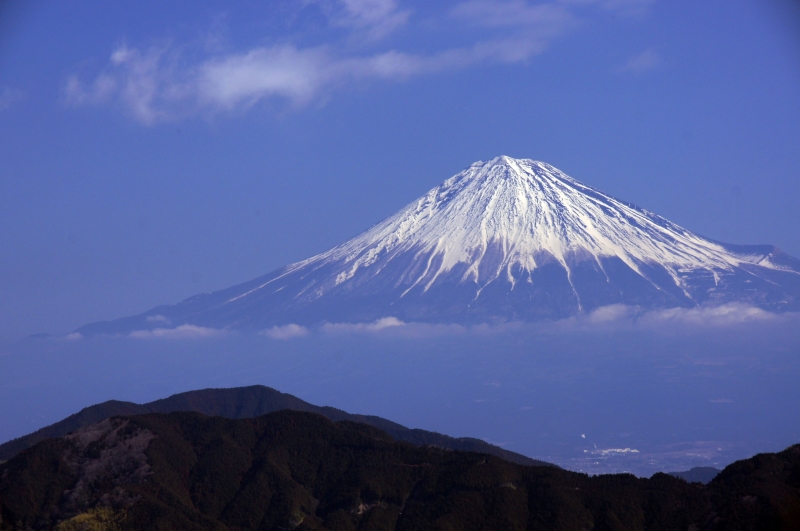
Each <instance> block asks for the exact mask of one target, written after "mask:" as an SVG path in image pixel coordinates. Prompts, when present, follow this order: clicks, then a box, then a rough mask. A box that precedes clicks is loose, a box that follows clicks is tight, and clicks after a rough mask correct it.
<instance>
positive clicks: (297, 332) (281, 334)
mask: <svg viewBox="0 0 800 531" xmlns="http://www.w3.org/2000/svg"><path fill="white" fill-rule="evenodd" d="M259 334H261V335H262V336H267V337H269V338H272V339H281V340H286V339H293V338H296V337H303V336H305V335H308V328H306V327H305V326H300V325H298V324H294V323H291V324H287V325H283V326H273V327H272V328H268V329H266V330H262V331H261V332H259Z"/></svg>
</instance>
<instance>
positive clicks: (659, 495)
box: [0, 410, 800, 531]
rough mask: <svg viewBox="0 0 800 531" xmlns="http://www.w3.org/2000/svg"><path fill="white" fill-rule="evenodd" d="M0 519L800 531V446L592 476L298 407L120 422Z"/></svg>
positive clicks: (17, 498)
mask: <svg viewBox="0 0 800 531" xmlns="http://www.w3.org/2000/svg"><path fill="white" fill-rule="evenodd" d="M0 511H1V512H0V514H1V515H2V522H1V523H0V529H3V530H22V529H58V530H60V531H73V530H127V529H153V530H162V529H163V530H166V529H187V530H193V529H196V530H201V529H202V530H206V529H208V530H212V529H213V530H250V529H252V530H256V529H264V530H284V529H297V530H313V529H316V530H325V529H327V530H380V529H397V530H423V529H441V530H473V529H474V530H526V529H548V530H550V529H553V530H557V529H564V530H573V529H574V530H581V529H586V530H589V529H592V530H597V531H599V530H627V529H631V530H633V529H648V530H661V529H663V530H675V529H692V530H704V529H713V530H719V529H732V530H738V529H785V530H796V529H799V528H800V445H797V446H793V447H790V448H788V449H787V450H785V451H783V452H781V453H778V454H761V455H758V456H755V457H753V458H751V459H747V460H744V461H739V462H737V463H734V464H732V465H730V466H729V467H727V468H726V469H725V470H723V471H722V472H721V473H720V474H719V475H718V476H717V477H716V478H715V479H714V480H713V481H712V482H711V483H709V484H708V485H703V484H700V483H688V482H686V481H684V480H682V479H679V478H675V477H672V476H669V475H666V474H656V475H654V476H653V477H651V478H649V479H641V478H636V477H635V476H632V475H629V474H618V475H603V476H594V477H589V476H587V475H585V474H579V473H575V472H569V471H566V470H562V469H559V468H556V467H551V466H524V465H519V464H516V463H511V462H508V461H505V460H503V459H500V458H498V457H496V456H492V455H488V454H481V453H472V452H462V451H454V450H450V449H444V448H441V447H435V446H416V445H413V444H410V443H406V442H400V441H396V440H394V439H393V438H392V437H391V436H389V435H388V434H387V433H386V432H384V431H381V430H379V429H377V428H374V427H372V426H369V425H366V424H362V423H356V422H351V421H340V422H333V421H331V420H330V419H328V418H325V417H323V416H320V415H317V414H314V413H308V412H298V411H291V410H284V411H279V412H274V413H270V414H268V415H264V416H261V417H257V418H247V419H228V418H223V417H208V416H205V415H202V414H199V413H194V412H179V413H170V414H153V413H150V414H144V415H135V416H127V417H125V416H123V417H113V418H111V419H105V420H103V421H101V422H99V423H97V424H93V425H91V426H87V427H84V428H81V429H79V430H77V431H75V432H73V433H72V434H70V435H67V436H65V437H62V438H59V439H49V440H44V441H42V442H39V443H38V444H36V445H35V446H33V447H31V448H28V449H27V450H25V451H23V452H22V453H20V454H19V455H17V456H16V457H14V458H13V459H11V460H9V461H8V462H6V463H4V464H2V465H0Z"/></svg>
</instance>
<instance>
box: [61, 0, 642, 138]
mask: <svg viewBox="0 0 800 531" xmlns="http://www.w3.org/2000/svg"><path fill="white" fill-rule="evenodd" d="M306 3H314V4H320V5H326V6H329V8H328V11H329V12H330V13H331V15H330V20H331V24H332V25H333V26H338V27H345V28H347V29H348V31H350V32H351V36H352V35H356V34H369V35H371V38H372V39H373V42H372V46H371V47H370V48H372V49H373V51H371V52H367V53H365V52H363V51H362V50H363V47H358V46H357V47H356V48H355V50H358V51H354V48H353V47H351V46H348V45H347V40H345V42H344V43H343V42H337V41H336V40H335V39H334V40H332V41H331V42H328V43H325V44H318V45H314V46H302V45H298V44H296V43H292V42H288V41H287V42H284V43H278V44H273V45H270V46H257V47H253V48H250V49H246V50H242V51H234V52H230V53H221V52H219V51H218V50H219V48H218V49H217V51H216V52H215V53H212V54H211V55H209V53H210V52H209V51H208V49H203V50H200V51H199V52H198V51H197V50H194V55H192V54H190V53H188V52H186V49H185V48H184V49H181V47H179V46H170V45H161V46H154V47H151V48H148V49H140V48H136V47H132V46H128V45H127V44H123V45H121V46H119V47H117V48H116V49H115V50H114V51H113V52H112V54H111V56H110V58H109V62H108V64H107V66H106V67H105V68H104V69H103V70H102V71H101V72H100V73H97V74H96V75H95V76H93V78H90V80H88V81H86V80H84V79H83V78H81V77H80V76H78V75H72V76H70V77H69V78H68V79H67V81H66V83H65V86H64V94H65V100H66V102H67V103H69V104H71V105H74V106H82V105H117V106H120V107H122V108H123V109H125V110H126V112H128V113H129V114H130V115H131V116H133V117H134V118H135V119H136V120H138V121H139V122H141V123H144V124H155V123H158V122H163V121H171V120H178V119H181V118H185V117H187V116H191V115H194V114H197V113H201V114H215V113H218V112H230V111H236V110H243V109H248V108H250V107H252V106H254V105H256V104H257V103H259V102H261V101H265V100H270V99H273V98H279V99H283V100H285V101H287V102H289V104H290V105H292V106H295V107H300V106H303V105H307V104H309V103H310V102H312V101H314V100H319V99H321V98H322V99H324V98H325V97H327V96H328V95H329V94H330V93H331V91H333V90H336V89H343V88H347V87H350V86H354V85H360V84H363V83H369V82H374V81H384V82H386V81H388V82H394V81H400V80H405V79H409V78H412V77H415V76H421V75H432V74H436V73H439V72H444V71H448V70H458V69H464V68H468V67H471V66H474V65H477V64H482V63H483V64H490V63H505V64H513V63H521V62H525V61H528V60H529V59H531V58H532V57H534V56H536V55H538V54H541V53H543V52H544V51H545V50H546V49H547V47H548V46H549V44H550V43H551V42H552V41H553V39H555V38H557V37H559V36H561V35H563V34H565V33H566V32H567V31H569V30H571V29H573V28H575V27H577V26H578V24H579V22H580V17H581V16H582V15H581V14H580V13H579V12H581V13H582V12H583V11H585V6H593V8H594V9H596V8H598V7H600V8H605V9H623V8H625V9H627V8H629V7H630V6H633V5H636V6H644V5H646V4H648V3H649V2H645V1H642V0H639V1H636V0H627V1H623V0H616V1H611V0H606V1H589V0H573V1H564V0H554V1H551V2H544V3H531V2H528V1H525V0H506V1H499V0H467V1H465V2H461V3H458V4H456V5H455V6H454V7H453V8H452V9H450V10H449V11H448V12H447V13H448V14H447V17H448V20H447V23H448V25H450V26H455V27H457V28H460V31H462V32H463V34H464V35H465V36H466V37H467V38H466V39H463V40H462V41H466V42H467V44H464V45H460V46H453V47H444V48H441V49H438V50H431V51H428V52H414V53H411V52H407V51H403V50H400V49H396V48H395V49H384V50H380V49H379V48H380V45H379V43H377V39H379V38H380V37H382V36H385V35H387V34H388V33H390V32H391V31H394V30H395V29H397V28H398V27H401V26H403V25H405V24H407V22H408V20H409V17H410V14H411V12H410V11H409V10H407V9H401V7H400V5H399V3H398V1H397V0H335V1H334V0H307V2H306ZM331 6H332V7H331ZM625 6H627V7H625ZM646 60H647V57H644V58H643V59H640V60H639V63H641V64H645V62H646ZM639 63H637V64H639ZM632 68H633V67H632Z"/></svg>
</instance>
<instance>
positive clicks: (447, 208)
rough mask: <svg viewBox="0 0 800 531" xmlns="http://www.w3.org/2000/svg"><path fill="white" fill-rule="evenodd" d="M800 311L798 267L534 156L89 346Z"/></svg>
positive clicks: (123, 324) (476, 175)
mask: <svg viewBox="0 0 800 531" xmlns="http://www.w3.org/2000/svg"><path fill="white" fill-rule="evenodd" d="M724 303H740V304H746V305H751V306H756V307H759V308H762V309H765V310H768V311H772V312H783V311H798V310H800V260H798V259H796V258H793V257H791V256H789V255H787V254H785V253H783V252H781V251H780V250H779V249H777V248H776V247H774V246H771V245H732V244H725V243H719V242H716V241H713V240H710V239H708V238H704V237H702V236H699V235H697V234H694V233H692V232H690V231H688V230H686V229H684V228H682V227H680V226H678V225H676V224H674V223H672V222H670V221H668V220H667V219H664V218H662V217H660V216H658V215H656V214H654V213H652V212H649V211H647V210H645V209H642V208H639V207H637V206H635V205H632V204H630V203H627V202H624V201H620V200H618V199H615V198H613V197H611V196H609V195H608V194H605V193H603V192H601V191H600V190H597V189H595V188H592V187H590V186H587V185H585V184H582V183H580V182H578V181H577V180H575V179H573V178H571V177H569V176H568V175H566V174H564V173H563V172H561V171H559V170H558V169H556V168H554V167H553V166H550V165H549V164H545V163H543V162H537V161H533V160H528V159H512V158H509V157H497V158H495V159H493V160H490V161H488V162H476V163H475V164H473V165H471V166H470V167H469V168H467V169H466V170H464V171H462V172H461V173H459V174H457V175H455V176H453V177H451V178H450V179H447V180H446V181H445V182H444V183H443V184H441V185H440V186H437V187H436V188H434V189H432V190H430V191H429V192H428V193H427V194H425V195H424V196H422V197H420V198H419V199H417V200H416V201H413V202H412V203H410V204H409V205H407V206H406V207H405V208H403V209H401V210H400V211H399V212H397V213H396V214H394V215H393V216H391V217H389V218H387V219H386V220H384V221H382V222H380V223H378V224H377V225H375V226H374V227H372V228H370V229H369V230H367V231H365V232H363V233H362V234H360V235H358V236H356V237H355V238H353V239H351V240H349V241H347V242H345V243H343V244H341V245H338V246H336V247H334V248H332V249H330V250H328V251H325V252H323V253H321V254H319V255H316V256H314V257H311V258H309V259H307V260H303V261H301V262H297V263H294V264H290V265H287V266H285V267H283V268H281V269H278V270H277V271H273V272H272V273H269V274H267V275H264V276H262V277H259V278H257V279H254V280H252V281H249V282H245V283H243V284H240V285H237V286H233V287H231V288H227V289H223V290H220V291H217V292H214V293H204V294H200V295H196V296H194V297H191V298H189V299H186V300H185V301H183V302H181V303H178V304H174V305H167V306H159V307H157V308H153V309H152V310H150V311H148V312H145V313H143V314H141V315H136V316H132V317H126V318H122V319H118V320H115V321H109V322H98V323H93V324H89V325H86V326H84V327H82V328H79V329H78V332H79V333H81V334H83V335H92V334H129V333H132V332H136V331H149V330H153V329H157V328H176V327H178V326H181V325H193V326H202V327H209V328H219V329H243V330H262V329H265V328H268V327H273V326H278V325H286V324H300V325H306V326H313V325H318V324H321V323H324V322H373V321H376V320H378V319H380V318H384V317H395V318H397V319H400V320H402V321H405V322H426V323H459V324H467V325H468V324H476V323H501V322H510V321H539V320H553V319H560V318H565V317H569V316H573V315H577V314H580V313H582V312H590V311H592V310H594V309H597V308H600V307H603V306H607V305H612V304H624V305H630V306H637V307H640V308H642V309H644V310H652V309H662V308H676V307H684V308H691V307H696V306H701V305H719V304H724Z"/></svg>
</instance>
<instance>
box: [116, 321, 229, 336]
mask: <svg viewBox="0 0 800 531" xmlns="http://www.w3.org/2000/svg"><path fill="white" fill-rule="evenodd" d="M225 335H227V331H225V330H220V329H218V328H207V327H204V326H195V325H190V324H185V325H181V326H179V327H177V328H155V329H153V330H136V331H134V332H131V333H130V334H129V335H128V337H130V338H133V339H209V338H217V337H224V336H225Z"/></svg>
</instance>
